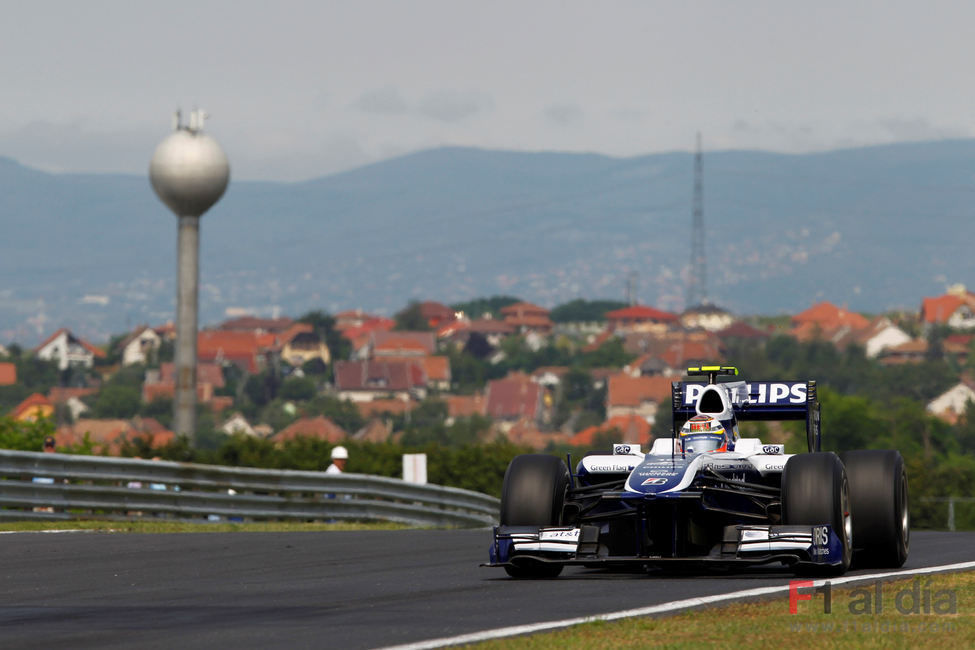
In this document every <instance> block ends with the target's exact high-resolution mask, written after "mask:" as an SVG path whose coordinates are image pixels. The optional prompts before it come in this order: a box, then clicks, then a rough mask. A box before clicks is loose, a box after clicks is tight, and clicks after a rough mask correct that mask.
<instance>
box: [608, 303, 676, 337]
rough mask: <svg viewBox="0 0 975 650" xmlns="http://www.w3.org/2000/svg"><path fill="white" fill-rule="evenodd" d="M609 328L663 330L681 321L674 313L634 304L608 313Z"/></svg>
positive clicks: (637, 330)
mask: <svg viewBox="0 0 975 650" xmlns="http://www.w3.org/2000/svg"><path fill="white" fill-rule="evenodd" d="M606 321H607V322H608V324H609V329H610V330H611V331H614V332H650V331H657V332H663V331H666V330H667V329H669V328H670V327H672V326H674V325H678V324H679V323H680V318H678V316H677V314H672V313H670V312H667V311H662V310H660V309H654V308H653V307H647V306H645V305H633V306H631V307H624V308H623V309H615V310H613V311H610V312H607V313H606Z"/></svg>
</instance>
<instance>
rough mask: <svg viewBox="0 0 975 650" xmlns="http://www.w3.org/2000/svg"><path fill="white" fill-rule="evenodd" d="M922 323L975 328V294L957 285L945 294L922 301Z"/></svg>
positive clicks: (955, 327) (925, 324) (927, 325)
mask: <svg viewBox="0 0 975 650" xmlns="http://www.w3.org/2000/svg"><path fill="white" fill-rule="evenodd" d="M921 323H922V324H923V325H924V326H925V327H928V328H929V327H931V326H932V325H944V326H947V327H950V328H952V329H959V330H967V329H973V328H975V294H973V293H971V292H970V291H968V290H967V289H966V288H965V287H964V285H955V286H954V287H951V288H949V289H948V292H947V293H945V294H944V295H943V296H936V297H933V298H924V299H923V300H922V301H921Z"/></svg>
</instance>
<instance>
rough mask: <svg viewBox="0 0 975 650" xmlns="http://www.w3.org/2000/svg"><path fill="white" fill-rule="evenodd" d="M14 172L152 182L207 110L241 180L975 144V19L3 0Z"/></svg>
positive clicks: (962, 13)
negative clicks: (168, 143) (528, 155)
mask: <svg viewBox="0 0 975 650" xmlns="http://www.w3.org/2000/svg"><path fill="white" fill-rule="evenodd" d="M0 16H2V21H0V80H2V84H3V89H2V93H0V97H2V98H3V100H2V101H0V156H7V157H11V158H15V159H17V160H19V161H21V162H22V163H24V164H27V165H30V166H33V167H37V168H41V169H45V170H50V171H70V172H123V173H132V174H144V173H146V171H147V168H148V163H149V159H150V157H151V155H152V152H153V150H154V149H155V146H156V145H157V144H158V143H159V142H160V141H161V140H162V139H163V138H164V137H165V136H166V135H167V134H168V133H169V130H170V119H171V114H172V112H173V111H174V110H175V109H176V108H182V109H183V110H184V112H188V111H189V110H191V109H193V108H195V107H201V108H204V109H206V110H207V111H208V112H209V114H210V120H209V122H207V131H208V132H209V133H210V134H211V135H213V136H214V137H215V138H216V139H217V140H218V142H220V144H221V145H222V146H223V148H224V149H225V150H226V152H227V155H228V157H229V158H230V163H231V167H232V177H233V178H234V179H238V180H242V179H247V180H302V179H306V178H313V177H318V176H324V175H327V174H330V173H334V172H336V171H341V170H345V169H350V168H353V167H357V166H360V165H362V164H366V163H370V162H375V161H378V160H383V159H385V158H389V157H391V156H395V155H400V154H404V153H408V152H411V151H417V150H421V149H426V148H431V147H436V146H442V145H463V146H475V147H482V148H488V149H511V150H524V151H542V150H544V151H578V152H583V151H585V152H598V153H604V154H609V155H614V156H633V155H642V154H648V153H655V152H662V151H674V150H683V151H689V150H691V149H692V148H693V147H694V138H695V133H696V132H698V131H701V132H702V133H703V137H704V144H705V149H706V150H715V149H732V148H734V149H762V150H771V151H781V152H795V153H799V152H807V151H819V150H827V149H834V148H841V147H851V146H860V145H866V144H880V143H889V142H900V141H910V140H928V139H942V138H957V137H972V135H973V133H975V129H973V124H975V110H973V107H975V84H973V83H972V81H971V79H972V75H971V73H970V68H971V64H972V61H973V60H975V56H973V53H975V38H973V35H975V3H971V2H938V1H928V2H916V1H912V2H907V1H901V0H898V1H884V2H880V1H877V2H865V1H858V0H843V1H839V2H837V1H833V0H818V1H817V2H802V3H800V2H782V1H781V0H775V1H758V0H734V1H730V0H715V1H702V2H692V1H687V2H678V1H676V0H674V1H658V0H647V1H643V2H636V1H634V2H612V1H599V2H555V1H547V0H546V1H539V0H520V1H514V2H511V1H507V0H496V1H493V2H467V1H463V0H444V1H440V0H430V1H422V0H410V1H406V0H403V1H399V2H395V1H387V2H378V1H369V0H354V1H353V0H350V1H348V2H332V1H318V2H312V1H299V0H278V1H276V2H257V1H253V0H251V1H233V2H231V1H225V2H216V1H206V0H198V1H196V2H184V1H182V0H172V1H170V2H152V3H148V2H147V3H143V2H131V1H105V0H101V1H95V0H84V1H77V0H70V1H64V0H58V1H55V0H50V1H44V0H35V1H32V2H11V1H10V0H7V1H5V2H3V4H2V13H0Z"/></svg>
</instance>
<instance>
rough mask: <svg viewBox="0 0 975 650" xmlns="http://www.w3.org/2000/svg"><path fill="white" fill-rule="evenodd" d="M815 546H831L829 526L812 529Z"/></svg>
mask: <svg viewBox="0 0 975 650" xmlns="http://www.w3.org/2000/svg"><path fill="white" fill-rule="evenodd" d="M812 533H813V535H812V537H813V546H828V545H829V527H828V526H813V529H812Z"/></svg>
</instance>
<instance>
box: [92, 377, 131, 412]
mask: <svg viewBox="0 0 975 650" xmlns="http://www.w3.org/2000/svg"><path fill="white" fill-rule="evenodd" d="M141 407H142V394H141V391H140V390H139V388H138V387H137V386H126V385H123V384H109V385H107V386H105V387H104V388H102V389H101V390H100V391H99V392H98V396H97V397H96V398H95V403H94V406H93V407H92V412H91V414H92V417H95V418H122V419H128V418H131V417H134V416H136V415H138V413H139V410H140V408H141Z"/></svg>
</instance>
